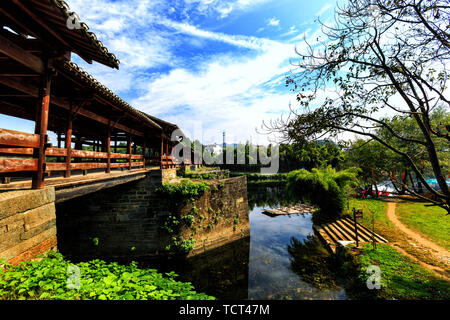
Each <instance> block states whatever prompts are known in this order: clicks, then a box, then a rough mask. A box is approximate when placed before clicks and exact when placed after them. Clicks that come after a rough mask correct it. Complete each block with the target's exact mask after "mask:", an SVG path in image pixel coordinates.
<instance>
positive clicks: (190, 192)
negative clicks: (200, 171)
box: [156, 179, 209, 200]
mask: <svg viewBox="0 0 450 320" xmlns="http://www.w3.org/2000/svg"><path fill="white" fill-rule="evenodd" d="M208 189H209V184H208V183H206V182H200V183H195V182H193V181H191V180H188V179H186V180H181V182H180V183H164V184H163V185H162V186H160V187H158V188H157V189H156V192H157V193H159V194H161V195H165V196H167V197H169V198H176V199H178V200H186V199H187V200H194V199H197V198H199V197H201V196H202V195H203V194H204V193H205V192H206V190H208Z"/></svg>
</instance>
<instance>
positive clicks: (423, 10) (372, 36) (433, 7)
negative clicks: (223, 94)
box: [266, 0, 450, 213]
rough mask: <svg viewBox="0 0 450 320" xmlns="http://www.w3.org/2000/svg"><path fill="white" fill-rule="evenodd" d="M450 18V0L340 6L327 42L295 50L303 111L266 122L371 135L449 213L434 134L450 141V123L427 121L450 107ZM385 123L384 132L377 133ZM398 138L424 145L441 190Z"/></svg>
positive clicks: (313, 132) (308, 133) (354, 0)
mask: <svg viewBox="0 0 450 320" xmlns="http://www.w3.org/2000/svg"><path fill="white" fill-rule="evenodd" d="M449 21H450V6H449V5H448V1H438V0H396V1H388V0H350V1H349V2H348V3H347V4H345V5H344V6H342V7H338V8H337V9H336V16H335V24H334V25H333V26H329V25H327V24H323V25H322V26H323V27H322V31H323V33H324V34H325V36H326V37H327V39H328V41H326V42H325V43H324V44H322V45H315V46H312V45H309V44H308V45H307V48H308V49H307V50H305V52H298V54H299V55H300V59H299V62H298V66H299V67H300V68H299V70H298V71H297V72H295V73H293V74H292V75H291V76H289V77H288V78H287V85H292V87H293V90H295V91H296V92H297V91H298V94H297V99H298V101H299V103H300V110H292V114H291V116H290V117H289V118H288V119H279V120H277V121H274V122H272V123H271V124H270V125H267V126H266V127H267V128H268V129H269V130H271V131H276V132H279V133H282V134H284V137H285V138H286V139H288V140H305V139H318V138H320V137H322V136H324V135H327V134H328V135H336V134H338V133H341V132H343V131H347V132H351V133H355V134H358V135H362V136H365V137H368V138H371V139H373V140H374V141H377V142H378V143H380V144H382V145H383V146H384V147H385V148H387V149H389V150H391V151H392V152H394V153H395V154H397V155H398V156H400V157H401V158H402V159H403V160H404V161H405V163H407V164H408V165H409V166H410V168H411V170H412V171H413V172H414V173H415V175H416V176H417V178H418V179H419V181H420V182H421V184H422V185H423V186H424V187H425V188H426V189H427V190H428V191H429V192H431V193H432V194H433V195H434V200H432V202H433V203H434V204H436V205H439V206H441V207H443V208H445V209H446V210H447V211H448V212H449V213H450V206H449V205H450V191H449V187H448V185H447V183H446V177H445V172H444V171H443V169H442V165H441V159H439V156H438V151H437V149H436V140H435V138H439V139H442V140H443V141H445V143H446V144H447V146H448V145H449V142H450V123H448V122H446V123H432V121H431V120H430V118H431V113H432V112H433V110H434V109H436V108H437V106H442V107H443V108H445V109H446V110H448V108H449V107H450V97H449V94H448V93H449V92H448V89H447V82H448V79H449V76H450V73H449V70H448V62H449V57H450V44H449V43H450V42H449V39H450V35H449V33H448V28H449ZM323 96H324V97H325V98H324V99H320V100H319V98H322V97H323ZM318 101H322V102H318ZM380 115H384V117H386V115H390V116H391V117H392V116H394V115H397V116H399V117H404V118H410V119H412V120H413V121H414V122H415V124H416V125H417V128H418V132H419V133H420V135H418V136H408V135H406V136H404V135H401V134H399V133H398V131H396V129H395V128H394V127H393V126H392V123H391V122H389V121H386V120H385V119H382V117H381V116H380ZM388 118H389V117H388ZM380 129H383V130H384V133H386V134H385V135H379V134H377V130H380ZM398 141H401V142H402V143H407V144H409V145H411V146H412V145H418V146H420V147H421V148H423V149H424V152H425V154H426V157H427V159H428V161H429V163H430V166H431V168H432V172H433V175H434V177H435V178H436V179H437V182H438V185H439V188H438V189H435V188H433V187H432V186H431V185H430V184H429V183H427V181H426V179H425V177H424V175H423V174H422V173H421V170H420V168H419V164H418V163H417V161H416V160H415V159H413V158H412V157H411V156H410V155H409V154H408V153H406V152H405V151H404V150H401V149H398V148H396V145H395V143H396V142H398ZM447 150H448V149H447ZM409 192H411V193H413V194H417V193H416V192H415V191H414V190H409ZM418 196H420V195H419V194H418Z"/></svg>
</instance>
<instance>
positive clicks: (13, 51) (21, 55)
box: [0, 35, 45, 74]
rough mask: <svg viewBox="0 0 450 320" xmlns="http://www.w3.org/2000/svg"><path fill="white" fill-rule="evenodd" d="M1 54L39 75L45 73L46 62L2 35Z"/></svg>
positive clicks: (0, 41) (0, 42) (0, 40)
mask: <svg viewBox="0 0 450 320" xmlns="http://www.w3.org/2000/svg"><path fill="white" fill-rule="evenodd" d="M0 52H1V53H3V54H5V55H7V56H8V57H10V58H11V59H14V60H16V61H17V62H19V63H21V64H23V65H24V66H26V67H28V68H30V69H31V70H33V71H35V72H37V73H39V74H43V73H44V70H45V66H44V62H43V61H42V60H41V59H40V58H39V57H36V56H35V55H33V54H31V53H29V52H27V51H25V50H23V49H22V48H21V47H19V46H18V45H16V44H15V43H14V42H12V41H11V40H9V39H7V38H6V37H4V36H2V35H0Z"/></svg>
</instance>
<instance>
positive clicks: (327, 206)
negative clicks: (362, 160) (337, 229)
mask: <svg viewBox="0 0 450 320" xmlns="http://www.w3.org/2000/svg"><path fill="white" fill-rule="evenodd" d="M357 174H358V170H357V169H355V168H350V169H346V170H342V171H336V170H335V169H333V168H331V167H328V168H325V169H312V170H311V171H307V170H305V169H300V170H294V171H291V172H289V174H288V175H287V185H286V189H287V191H288V193H289V194H290V195H291V196H292V197H293V198H297V199H300V200H302V201H307V202H310V203H311V204H313V205H316V206H318V207H319V209H320V217H321V219H324V220H325V219H327V218H336V217H339V216H340V215H341V214H342V212H343V210H344V208H345V205H346V203H347V187H348V186H351V185H352V184H353V183H355V182H356V176H357Z"/></svg>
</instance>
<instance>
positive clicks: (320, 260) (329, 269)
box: [287, 235, 339, 290]
mask: <svg viewBox="0 0 450 320" xmlns="http://www.w3.org/2000/svg"><path fill="white" fill-rule="evenodd" d="M287 250H288V252H289V255H290V256H291V257H290V268H291V270H292V271H293V272H295V273H296V274H298V275H299V276H300V277H301V279H302V281H305V282H307V283H308V284H310V285H312V286H314V287H315V288H318V289H320V290H336V289H339V285H338V283H337V275H336V271H337V265H336V264H337V261H336V260H335V258H334V256H333V255H331V254H330V253H329V252H328V251H327V250H326V249H325V248H324V246H323V245H322V243H321V242H320V241H319V239H318V238H317V237H316V236H311V235H308V236H307V237H306V239H303V240H299V239H297V238H295V237H292V238H291V241H290V244H289V245H288V247H287Z"/></svg>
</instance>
